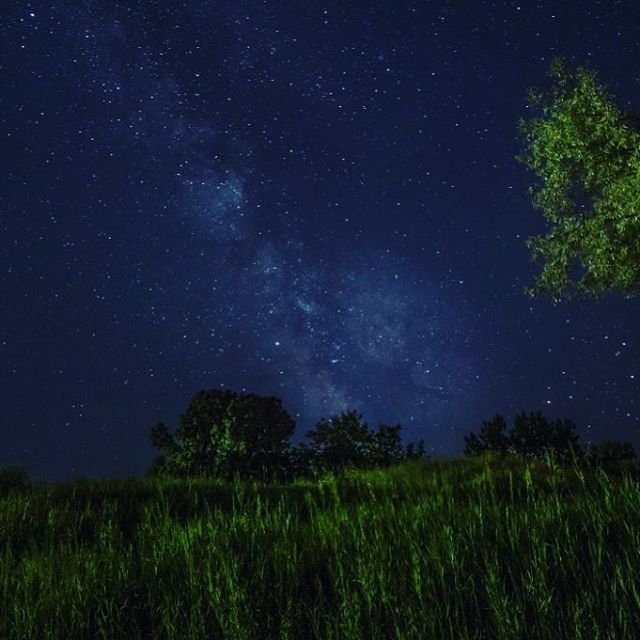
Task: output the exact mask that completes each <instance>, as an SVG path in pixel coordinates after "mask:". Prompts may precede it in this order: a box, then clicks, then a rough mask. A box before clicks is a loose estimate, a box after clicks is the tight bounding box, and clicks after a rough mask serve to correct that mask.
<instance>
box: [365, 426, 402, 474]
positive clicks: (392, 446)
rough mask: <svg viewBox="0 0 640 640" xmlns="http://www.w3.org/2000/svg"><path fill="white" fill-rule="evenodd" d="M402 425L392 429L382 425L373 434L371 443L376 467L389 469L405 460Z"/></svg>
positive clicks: (372, 460) (372, 461)
mask: <svg viewBox="0 0 640 640" xmlns="http://www.w3.org/2000/svg"><path fill="white" fill-rule="evenodd" d="M401 429H402V427H401V425H399V424H397V425H395V426H394V427H390V426H388V425H385V424H381V425H380V426H379V427H378V431H376V432H375V433H374V434H373V439H372V443H371V454H370V455H371V463H372V464H373V465H374V466H376V467H388V466H389V465H392V464H396V463H398V462H400V460H402V459H403V458H404V448H403V446H402V437H401V436H400V430H401Z"/></svg>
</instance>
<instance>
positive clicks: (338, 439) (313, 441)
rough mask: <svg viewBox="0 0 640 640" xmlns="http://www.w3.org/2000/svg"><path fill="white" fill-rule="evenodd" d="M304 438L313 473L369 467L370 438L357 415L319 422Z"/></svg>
mask: <svg viewBox="0 0 640 640" xmlns="http://www.w3.org/2000/svg"><path fill="white" fill-rule="evenodd" d="M306 435H307V438H308V439H309V441H310V445H309V449H310V452H311V459H312V462H311V464H312V467H313V468H314V470H316V471H320V472H324V471H338V470H341V469H344V468H346V467H355V468H364V467H368V466H371V461H372V455H371V454H372V449H373V446H374V441H373V437H372V434H371V432H370V431H369V427H368V426H367V424H366V423H364V422H363V421H362V415H360V414H359V413H358V412H357V411H343V412H342V413H341V414H340V415H335V416H333V417H331V418H330V419H329V420H326V419H325V418H322V419H321V420H319V421H318V422H317V423H316V425H315V428H314V429H312V430H311V431H307V434H306Z"/></svg>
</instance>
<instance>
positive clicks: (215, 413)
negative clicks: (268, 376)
mask: <svg viewBox="0 0 640 640" xmlns="http://www.w3.org/2000/svg"><path fill="white" fill-rule="evenodd" d="M294 429H295V422H294V421H293V419H292V418H291V417H290V416H289V414H288V413H287V412H286V411H285V410H284V408H283V407H282V401H281V400H280V399H279V398H276V397H274V396H258V395H256V394H253V393H245V394H242V393H236V392H234V391H230V390H228V389H225V390H219V389H210V390H207V391H200V392H198V393H196V395H195V396H194V397H193V398H192V400H191V403H190V404H189V406H188V408H187V410H186V411H185V413H184V414H182V416H180V424H179V426H178V428H177V429H176V431H175V434H171V433H169V431H168V429H167V427H166V426H165V425H164V424H162V423H159V424H158V425H156V426H155V427H153V429H152V430H151V434H150V440H151V444H152V445H153V446H154V447H156V448H158V449H160V450H161V451H163V452H164V453H165V456H163V457H161V458H159V459H158V460H157V461H156V462H155V466H154V472H163V471H166V472H167V473H170V474H174V475H184V476H197V475H209V476H222V477H231V476H232V475H233V474H234V473H236V472H238V473H241V474H242V475H245V476H250V477H264V476H265V475H266V474H267V473H272V472H273V471H274V470H275V469H277V468H278V467H279V466H282V465H284V464H285V459H286V456H287V450H288V446H289V445H288V442H289V438H290V437H291V435H292V434H293V432H294Z"/></svg>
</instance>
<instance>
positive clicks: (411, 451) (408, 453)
mask: <svg viewBox="0 0 640 640" xmlns="http://www.w3.org/2000/svg"><path fill="white" fill-rule="evenodd" d="M404 457H405V458H406V459H407V460H418V459H420V458H426V457H427V450H426V447H425V446H424V439H422V438H420V440H418V442H417V443H416V442H410V443H409V444H408V445H407V448H406V449H405V454H404Z"/></svg>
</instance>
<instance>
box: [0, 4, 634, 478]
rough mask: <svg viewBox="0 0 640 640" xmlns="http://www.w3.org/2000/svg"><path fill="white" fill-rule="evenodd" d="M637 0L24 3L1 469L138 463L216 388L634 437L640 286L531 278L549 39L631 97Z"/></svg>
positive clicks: (6, 133) (0, 329) (9, 125)
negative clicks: (524, 136)
mask: <svg viewBox="0 0 640 640" xmlns="http://www.w3.org/2000/svg"><path fill="white" fill-rule="evenodd" d="M639 18H640V9H638V4H637V2H634V1H629V2H612V1H611V0H607V1H606V2H577V1H576V2H560V1H557V2H525V1H524V0H523V1H522V2H521V3H516V2H441V1H437V2H436V1H433V2H430V1H425V2H393V1H391V0H389V1H387V2H377V3H361V2H355V1H354V2H351V1H350V2H322V3H318V2H293V1H290V2H249V1H246V2H243V1H239V2H213V1H198V0H190V1H189V2H184V3H180V2H168V1H167V2H136V1H133V0H127V1H126V2H110V1H108V0H100V1H97V0H96V1H93V2H92V1H91V0H86V1H85V2H79V1H77V0H69V1H67V2H65V1H60V2H57V1H55V0H54V1H46V2H11V3H5V5H4V6H3V8H2V10H1V13H0V30H1V39H0V47H1V57H0V60H1V65H2V68H1V76H0V77H1V85H0V87H1V88H0V92H1V109H0V118H1V121H2V124H1V129H0V135H1V136H2V145H1V146H0V150H1V153H2V173H1V176H2V177H1V181H2V182H1V189H0V233H1V234H2V236H1V237H2V240H1V243H0V294H1V300H2V313H1V316H0V463H15V462H18V463H23V464H25V465H26V467H27V469H28V471H29V474H30V475H31V477H34V478H36V479H57V480H61V479H67V478H70V477H74V476H78V475H86V476H89V477H99V476H109V475H111V476H114V475H117V476H124V475H141V474H142V473H143V472H144V471H145V470H146V469H147V467H148V465H149V463H150V461H151V459H152V456H153V450H152V449H151V447H150V445H149V444H148V439H147V438H148V432H149V428H150V427H151V426H152V425H153V424H154V423H156V422H157V421H159V420H163V421H165V422H166V423H167V424H168V426H169V427H170V428H171V429H173V428H174V427H175V426H176V425H177V420H178V416H179V414H180V413H181V412H182V411H183V410H184V409H185V408H186V406H187V404H188V402H189V399H190V398H191V396H192V395H193V394H194V393H195V392H196V391H198V390H200V389H204V388H221V387H225V388H231V389H234V390H237V391H241V390H246V391H250V392H254V393H259V394H266V395H272V394H273V395H277V396H279V397H281V398H282V399H283V402H284V406H285V408H286V409H287V410H288V411H289V412H290V413H291V415H292V416H294V417H295V419H296V422H297V431H296V439H295V441H298V440H300V439H301V438H302V437H303V435H304V432H305V431H306V430H308V429H310V428H311V427H312V426H313V424H314V422H315V421H316V420H317V419H319V418H320V417H322V416H329V415H330V414H332V413H334V412H339V411H341V410H343V409H346V408H355V409H358V410H359V411H361V412H362V413H363V414H364V417H365V419H366V420H367V422H368V423H369V424H370V425H371V426H372V427H375V426H377V424H378V423H379V422H388V423H396V422H400V423H402V425H403V434H404V436H405V440H406V441H410V440H415V439H417V438H420V437H423V438H424V439H425V441H426V444H427V447H428V449H429V451H430V453H432V454H435V455H445V454H446V455H450V454H458V453H460V452H461V450H462V446H463V435H464V433H466V432H468V431H469V430H476V429H477V428H478V427H479V426H480V423H481V420H482V419H484V418H489V417H491V416H492V415H493V414H495V413H496V412H498V411H499V412H501V413H503V414H505V415H506V416H507V417H508V418H511V417H512V416H513V414H514V413H515V412H517V411H519V410H521V409H524V410H527V411H531V410H537V409H540V410H542V411H543V412H544V413H545V414H546V415H548V416H549V417H550V418H556V417H559V418H571V419H572V420H574V421H575V422H576V424H577V425H578V430H579V432H580V434H581V436H582V437H583V439H584V440H585V441H589V440H591V441H598V440H600V439H603V438H613V439H621V440H628V441H631V442H632V443H634V445H635V446H636V447H638V445H640V393H639V389H640V341H639V340H638V318H639V317H640V313H639V312H640V301H639V300H637V299H631V300H625V299H623V298H621V297H617V296H613V295H607V296H605V297H604V298H602V299H600V300H586V301H580V302H575V303H570V304H569V303H564V304H559V305H556V306H554V305H553V304H551V303H550V302H548V301H546V300H544V299H533V300H531V299H529V298H527V297H526V296H525V295H524V293H523V287H524V286H525V285H529V284H532V283H533V280H534V277H535V274H536V273H537V271H538V267H536V265H534V264H532V263H531V261H530V258H529V252H528V249H527V248H526V246H525V240H526V238H527V237H528V236H530V235H532V234H535V233H541V232H543V231H544V229H545V225H544V220H543V218H542V214H541V213H540V212H539V211H535V210H534V209H533V208H532V207H531V201H530V196H529V194H528V192H527V187H528V185H529V184H530V183H531V182H532V180H533V176H532V175H530V174H529V173H528V172H527V170H526V169H525V168H524V167H523V166H522V165H519V164H518V163H517V162H516V161H515V159H514V156H515V155H516V154H517V153H519V152H520V151H522V150H523V147H522V144H523V143H522V141H521V139H520V136H519V133H518V130H517V121H518V118H520V117H521V116H523V115H526V113H527V112H526V96H527V90H528V89H529V88H530V87H533V86H541V85H544V83H545V81H546V78H547V73H548V69H549V64H550V62H551V60H552V59H553V58H554V57H555V56H562V57H564V58H565V59H566V60H567V61H568V62H569V63H570V64H573V65H575V64H586V65H588V66H589V67H591V68H593V69H595V70H596V71H597V72H598V73H599V77H600V79H601V81H602V82H603V83H605V84H606V85H607V86H608V87H609V88H610V89H611V90H612V92H613V94H614V96H615V97H616V100H617V102H618V104H620V105H621V106H626V107H631V106H634V107H635V108H636V110H637V109H638V108H640V76H639V71H638V69H639V68H640V67H639V65H638V62H639V61H640V27H638V24H640V21H639Z"/></svg>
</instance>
